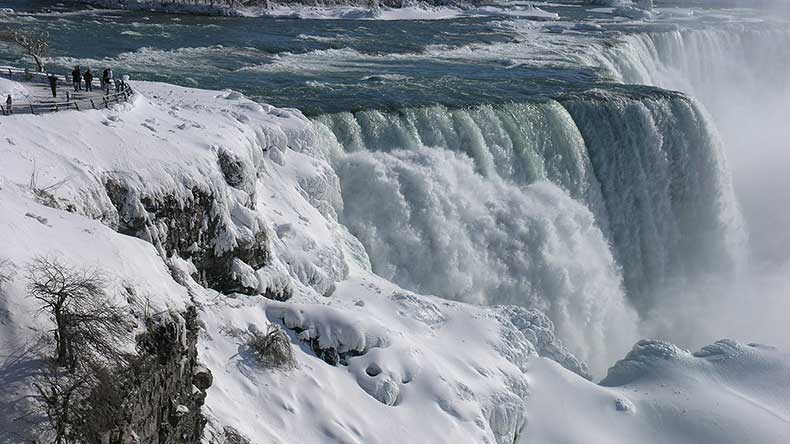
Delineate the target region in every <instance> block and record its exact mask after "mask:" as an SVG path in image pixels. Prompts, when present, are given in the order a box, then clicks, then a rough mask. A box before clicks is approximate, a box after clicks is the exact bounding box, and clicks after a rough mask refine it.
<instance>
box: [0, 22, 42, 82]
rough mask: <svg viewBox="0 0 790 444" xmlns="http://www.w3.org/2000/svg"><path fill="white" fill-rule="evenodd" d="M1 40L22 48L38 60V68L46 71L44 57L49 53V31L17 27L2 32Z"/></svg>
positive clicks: (0, 33) (0, 34) (40, 70)
mask: <svg viewBox="0 0 790 444" xmlns="http://www.w3.org/2000/svg"><path fill="white" fill-rule="evenodd" d="M0 41H3V42H6V43H10V44H13V45H16V46H18V47H19V48H21V49H22V50H23V51H24V52H25V54H27V55H28V56H30V57H32V58H33V60H34V61H35V62H36V70H38V72H44V60H43V59H44V57H46V56H47V54H48V53H49V32H47V31H41V30H23V29H15V30H12V31H3V32H0Z"/></svg>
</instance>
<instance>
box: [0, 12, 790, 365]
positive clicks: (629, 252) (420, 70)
mask: <svg viewBox="0 0 790 444" xmlns="http://www.w3.org/2000/svg"><path fill="white" fill-rule="evenodd" d="M0 7H13V8H16V10H17V13H15V14H10V15H8V16H7V17H6V21H8V22H10V23H13V24H18V25H24V26H38V27H42V28H46V29H47V30H49V31H50V33H51V34H52V37H53V48H52V54H51V57H50V59H49V65H50V69H52V70H56V71H62V72H65V71H67V70H69V67H70V66H73V65H75V64H80V65H83V66H90V67H92V68H94V69H96V68H102V67H104V66H112V67H113V68H114V70H115V71H116V72H120V73H128V74H130V75H131V76H132V77H133V78H135V79H145V80H161V81H167V82H172V83H177V84H180V85H185V86H197V87H203V88H212V89H223V88H232V89H236V90H240V91H242V92H244V93H245V94H247V95H248V96H249V97H252V98H254V99H256V100H261V101H266V102H269V103H272V104H274V105H278V106H287V107H295V108H299V109H301V110H302V111H303V112H305V113H306V114H308V115H310V116H311V117H312V119H313V121H314V125H315V131H316V136H317V137H320V140H322V141H323V144H324V146H325V148H326V154H327V156H328V158H329V160H330V161H331V162H332V164H333V167H334V169H335V173H336V174H337V176H338V177H339V179H340V187H341V192H342V203H341V204H340V205H339V207H338V208H337V213H338V214H339V217H340V219H341V222H343V223H344V224H345V225H346V226H347V227H348V228H349V230H350V231H351V232H352V234H354V235H355V236H357V237H358V238H359V239H360V241H361V242H362V243H363V245H364V246H365V247H366V249H367V251H368V255H369V257H370V261H371V264H372V266H373V270H374V271H375V272H376V273H378V274H380V275H382V276H384V277H386V278H388V279H391V280H393V281H394V282H396V283H398V284H399V285H401V286H404V287H406V288H410V289H413V290H416V291H420V292H424V293H432V294H437V295H439V296H442V297H446V298H451V299H457V300H464V301H469V302H474V303H488V304H501V303H514V304H522V305H529V306H537V307H540V308H542V309H544V310H546V311H547V312H548V313H549V314H550V315H551V317H552V319H553V320H554V321H555V323H557V326H558V331H559V332H560V334H561V335H562V337H563V338H564V339H565V340H566V341H567V342H569V343H570V345H571V346H572V348H573V349H574V350H575V351H576V352H577V353H579V354H580V356H583V357H585V358H586V359H589V360H591V361H592V363H593V366H594V367H597V368H599V369H600V366H601V365H603V363H604V362H611V360H612V359H613V358H615V357H617V356H618V355H621V354H622V352H623V350H624V349H625V348H626V347H628V346H629V344H630V343H631V342H632V341H633V340H634V339H636V337H637V336H638V335H640V334H641V335H659V336H666V337H669V338H671V339H673V340H676V341H680V342H681V343H683V344H684V345H688V346H696V345H699V344H700V343H703V342H709V341H710V340H713V339H717V338H718V336H724V335H734V334H737V335H741V336H743V335H746V336H747V337H746V339H751V338H756V339H759V340H765V341H769V342H779V343H782V341H783V339H782V338H786V337H787V334H786V333H787V332H786V331H784V330H782V328H783V327H779V326H778V325H779V324H782V323H783V322H784V321H786V319H784V320H783V318H782V317H781V316H778V315H776V314H775V313H778V312H781V310H783V309H784V308H786V307H787V306H788V305H790V304H788V303H787V301H786V297H785V296H784V295H786V294H787V291H786V290H787V289H789V288H790V283H788V280H787V279H786V277H783V276H786V274H785V273H784V272H785V271H786V270H787V268H788V267H789V266H790V253H789V252H790V229H788V228H787V227H788V226H790V210H787V209H785V207H788V205H786V202H787V200H788V199H789V198H790V190H789V189H788V188H789V185H788V184H790V181H788V180H787V179H786V177H785V175H786V174H787V172H788V171H789V170H790V156H789V155H788V154H787V152H788V151H790V147H789V146H788V144H787V143H788V142H787V140H790V137H788V136H790V135H788V134H787V132H786V131H787V129H786V128H787V126H786V125H783V124H782V122H781V120H782V118H781V116H786V115H787V114H786V112H790V109H788V108H789V107H790V66H788V64H790V27H788V25H787V22H786V21H783V19H779V18H769V17H768V13H766V12H760V11H747V10H727V11H718V10H713V9H711V10H703V9H697V10H696V12H695V15H689V14H688V10H681V9H666V10H664V11H663V14H662V17H663V18H661V19H658V20H656V21H653V22H651V23H636V22H631V21H628V20H622V19H617V18H614V17H612V16H611V15H608V14H606V13H605V12H601V11H597V10H588V8H586V7H584V6H582V5H580V4H578V3H568V4H566V5H542V6H541V7H542V8H544V9H546V10H549V11H552V12H556V13H558V14H559V15H560V17H561V20H560V21H558V22H553V23H545V22H535V21H529V20H524V19H515V18H507V17H487V18H467V19H457V20H443V21H431V22H429V21H403V22H383V21H337V20H289V19H271V18H209V17H190V16H178V17H176V16H166V15H157V14H150V13H142V12H128V11H96V10H90V9H85V8H83V7H80V6H75V5H70V4H66V5H60V4H56V3H54V2H41V1H27V2H7V1H5V2H4V1H0ZM579 23H585V24H586V25H587V26H584V27H579V26H578V24H579ZM591 23H592V24H595V26H596V27H593V26H590V24H591ZM559 31H562V32H559ZM0 60H3V61H5V62H7V63H12V64H15V65H19V64H22V63H24V61H23V59H22V58H21V56H20V55H19V54H17V53H15V52H13V51H12V50H11V49H9V48H2V47H0ZM659 88H666V89H659ZM674 91H681V92H682V93H685V94H682V93H679V92H674ZM783 113H784V114H783ZM709 114H710V115H711V116H712V117H709V116H708V115H709ZM717 127H718V131H717ZM720 135H721V137H720ZM755 155H758V156H759V157H760V159H762V160H763V161H761V162H755V161H754V157H755ZM727 157H729V158H730V159H731V160H732V159H734V162H730V163H731V165H734V168H733V169H734V178H735V186H734V185H733V177H732V174H731V168H730V166H729V165H728V161H727ZM782 200H784V203H785V204H783V205H780V206H779V207H778V208H777V207H776V206H775V205H772V204H771V203H772V202H780V201H782ZM740 208H743V209H744V210H745V211H744V212H743V215H742V212H741V211H740ZM744 216H745V219H746V221H745V222H744V220H743V218H744ZM749 235H750V236H751V238H752V239H753V241H752V244H751V245H749V243H748V240H747V238H748V237H749ZM755 264H757V265H755ZM766 270H769V271H766ZM743 276H746V277H745V278H741V277H743ZM733 289H735V290H733ZM735 293H737V294H735ZM750 302H751V306H752V307H760V308H759V309H749V310H744V309H743V306H744V304H747V305H748V304H749V303H750ZM758 318H759V319H762V320H765V321H766V322H763V323H760V322H757V321H756V319H758ZM733 319H735V321H733ZM638 330H641V331H638ZM780 345H787V344H786V343H785V344H780Z"/></svg>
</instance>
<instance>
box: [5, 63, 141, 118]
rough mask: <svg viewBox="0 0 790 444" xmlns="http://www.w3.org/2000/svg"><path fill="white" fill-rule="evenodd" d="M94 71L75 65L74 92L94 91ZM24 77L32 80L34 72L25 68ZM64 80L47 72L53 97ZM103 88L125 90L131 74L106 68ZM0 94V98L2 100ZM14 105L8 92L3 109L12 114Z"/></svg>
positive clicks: (103, 72) (105, 90) (105, 91)
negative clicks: (119, 74) (120, 74)
mask: <svg viewBox="0 0 790 444" xmlns="http://www.w3.org/2000/svg"><path fill="white" fill-rule="evenodd" d="M8 75H9V76H12V74H11V70H10V69H9V70H8ZM65 78H66V81H67V82H68V76H65ZM94 78H95V77H94V75H93V71H91V69H90V68H87V69H85V71H83V70H82V68H81V67H80V66H75V67H74V70H73V71H71V81H72V84H73V86H74V92H77V91H83V90H84V91H93V80H94ZM24 79H25V80H26V81H32V80H33V79H34V76H33V74H32V73H31V72H30V71H29V70H28V69H25V73H24ZM61 80H63V77H58V76H57V75H55V74H51V73H50V74H47V81H48V82H49V88H50V90H51V91H52V97H57V96H58V82H59V81H61ZM99 80H100V85H101V90H102V91H103V92H104V93H105V94H107V95H109V94H110V93H111V92H112V90H113V89H114V90H115V92H116V93H120V92H123V91H124V90H125V88H126V82H127V81H128V80H129V76H121V77H120V78H118V77H116V76H115V75H114V74H113V72H112V68H109V67H108V68H105V69H104V70H103V71H102V73H101V76H100V77H99ZM1 97H2V96H0V100H2V98H1ZM69 100H70V98H69V93H68V92H66V101H67V102H68V101H69ZM13 105H14V98H13V97H12V96H11V94H8V95H7V97H6V99H5V107H4V108H3V109H2V113H3V114H12V113H13ZM0 107H2V102H0Z"/></svg>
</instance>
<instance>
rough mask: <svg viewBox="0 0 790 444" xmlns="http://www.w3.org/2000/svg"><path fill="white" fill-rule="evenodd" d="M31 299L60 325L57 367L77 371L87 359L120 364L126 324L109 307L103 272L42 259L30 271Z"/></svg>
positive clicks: (116, 310)
mask: <svg viewBox="0 0 790 444" xmlns="http://www.w3.org/2000/svg"><path fill="white" fill-rule="evenodd" d="M28 279H29V284H28V291H29V295H30V297H32V298H34V299H36V300H37V301H39V310H40V311H41V312H44V313H46V314H48V315H49V317H50V319H51V320H52V322H53V323H54V324H55V328H54V330H53V334H54V338H55V362H56V363H57V364H58V365H59V366H64V367H68V368H69V369H71V370H73V369H74V368H75V367H76V365H77V361H78V359H79V358H80V357H81V356H82V357H86V358H96V357H103V358H108V359H116V358H120V357H121V356H122V354H121V353H120V352H119V347H118V344H119V340H120V339H121V338H123V337H124V336H126V335H128V330H129V329H128V328H127V321H126V319H125V316H124V313H123V312H122V310H121V309H119V308H118V307H115V306H113V305H112V304H109V303H108V301H107V296H106V294H105V292H104V286H105V282H104V278H103V277H102V274H101V273H100V272H99V271H98V270H84V269H83V270H81V269H75V268H72V267H70V266H68V265H65V264H64V263H62V262H61V261H60V260H58V259H51V258H43V257H39V258H36V259H34V260H33V262H32V263H31V265H30V267H29V269H28Z"/></svg>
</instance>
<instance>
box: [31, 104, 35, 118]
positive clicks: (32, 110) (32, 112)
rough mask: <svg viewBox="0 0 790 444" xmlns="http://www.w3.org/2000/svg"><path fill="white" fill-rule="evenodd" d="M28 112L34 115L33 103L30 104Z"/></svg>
mask: <svg viewBox="0 0 790 444" xmlns="http://www.w3.org/2000/svg"><path fill="white" fill-rule="evenodd" d="M30 114H33V115H34V116H35V115H36V110H35V109H33V104H32V103H31V104H30Z"/></svg>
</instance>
